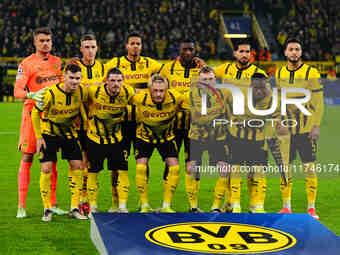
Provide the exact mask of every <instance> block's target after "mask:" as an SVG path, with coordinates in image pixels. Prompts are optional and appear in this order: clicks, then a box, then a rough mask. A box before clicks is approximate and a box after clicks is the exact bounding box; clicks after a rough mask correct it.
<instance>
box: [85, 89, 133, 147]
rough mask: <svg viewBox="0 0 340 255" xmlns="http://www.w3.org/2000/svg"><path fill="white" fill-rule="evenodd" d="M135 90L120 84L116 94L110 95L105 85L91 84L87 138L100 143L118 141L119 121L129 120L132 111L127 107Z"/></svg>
mask: <svg viewBox="0 0 340 255" xmlns="http://www.w3.org/2000/svg"><path fill="white" fill-rule="evenodd" d="M134 94H135V91H134V89H133V88H132V87H130V86H128V85H126V86H122V88H121V90H120V92H119V94H118V95H117V96H111V95H110V94H109V92H108V90H107V85H104V86H98V85H93V86H91V87H89V88H88V98H89V100H88V104H87V108H88V112H89V113H88V119H89V120H88V129H87V136H88V138H89V139H91V140H92V141H94V142H96V143H100V144H110V143H117V142H120V141H121V140H122V139H123V137H122V132H121V122H122V121H125V120H131V119H132V118H134V117H133V116H131V114H132V115H133V114H134V112H132V111H131V110H129V109H128V107H127V106H128V105H129V103H130V101H131V98H132V97H133V96H134Z"/></svg>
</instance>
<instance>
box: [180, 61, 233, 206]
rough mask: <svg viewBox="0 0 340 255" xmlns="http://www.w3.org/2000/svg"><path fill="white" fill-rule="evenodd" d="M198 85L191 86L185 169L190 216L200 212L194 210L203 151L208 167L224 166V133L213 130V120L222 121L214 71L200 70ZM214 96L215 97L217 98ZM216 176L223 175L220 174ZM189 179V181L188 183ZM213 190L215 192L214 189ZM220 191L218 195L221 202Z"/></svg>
mask: <svg viewBox="0 0 340 255" xmlns="http://www.w3.org/2000/svg"><path fill="white" fill-rule="evenodd" d="M198 74H199V79H198V82H193V83H192V84H191V89H190V92H187V93H189V94H190V100H187V101H190V106H191V107H190V113H191V123H190V131H189V137H190V153H189V158H190V161H189V166H187V169H186V190H187V194H188V197H189V204H190V212H200V210H199V209H198V190H199V184H200V182H199V179H200V172H199V171H197V170H198V169H200V168H199V167H200V166H201V163H202V154H203V152H204V151H207V152H208V154H209V166H213V167H216V168H217V169H221V170H223V168H225V167H226V166H227V164H226V161H227V159H226V158H227V155H226V151H225V140H226V132H225V127H224V126H217V127H213V125H212V123H213V120H214V119H226V118H225V116H226V114H225V109H224V103H223V99H224V96H223V94H222V92H221V90H216V89H215V85H216V76H215V72H214V70H213V69H212V68H211V67H209V66H204V67H202V68H200V70H199V72H198ZM217 94H218V96H217ZM203 95H206V101H207V106H206V111H207V112H206V114H205V115H202V99H203V98H202V97H203ZM219 174H221V175H222V174H223V173H222V171H220V173H219ZM223 177H224V178H225V176H223ZM189 178H190V179H189ZM188 179H189V180H193V181H191V182H190V181H188ZM217 188H219V187H218V186H217ZM221 188H222V189H223V190H222V191H219V193H221V194H222V195H221V196H222V197H221V199H222V198H223V196H224V190H225V189H224V188H225V187H224V186H222V187H221Z"/></svg>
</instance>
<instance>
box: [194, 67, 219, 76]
mask: <svg viewBox="0 0 340 255" xmlns="http://www.w3.org/2000/svg"><path fill="white" fill-rule="evenodd" d="M201 73H213V74H215V71H214V69H213V68H211V67H210V66H207V65H205V66H202V67H201V68H200V70H199V71H198V75H200V74H201ZM215 76H216V74H215Z"/></svg>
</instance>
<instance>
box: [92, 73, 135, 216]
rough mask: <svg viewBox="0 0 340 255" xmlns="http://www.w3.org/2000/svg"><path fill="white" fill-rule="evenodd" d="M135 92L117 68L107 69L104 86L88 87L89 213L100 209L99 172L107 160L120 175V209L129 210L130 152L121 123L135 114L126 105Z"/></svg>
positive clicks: (117, 181)
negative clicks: (98, 199)
mask: <svg viewBox="0 0 340 255" xmlns="http://www.w3.org/2000/svg"><path fill="white" fill-rule="evenodd" d="M134 94H135V91H134V89H133V88H132V87H130V86H128V85H126V86H125V85H124V86H123V73H122V72H121V71H120V70H119V69H118V68H113V69H110V70H109V71H108V73H107V76H106V83H105V85H104V86H98V85H92V86H91V87H90V88H89V89H88V105H87V108H88V112H89V114H88V117H89V120H88V130H87V137H88V139H87V146H88V151H87V156H88V162H89V168H88V180H87V194H88V197H89V202H90V212H91V213H90V215H91V214H92V213H93V212H96V211H97V196H98V181H97V180H98V173H99V172H100V171H101V170H102V169H103V163H104V160H105V159H107V163H108V166H107V167H108V169H109V170H110V171H113V170H114V171H116V172H115V174H114V176H117V179H116V181H115V183H114V185H115V186H116V188H117V192H118V203H119V208H118V212H123V213H127V212H128V210H127V208H126V203H127V199H128V193H129V187H130V182H129V176H128V156H129V153H128V151H127V150H126V149H124V146H123V144H122V140H123V136H122V129H121V124H122V122H123V121H125V120H131V115H134V114H132V110H131V108H132V107H129V108H130V110H128V108H127V106H128V104H129V102H130V101H131V98H132V97H133V96H134ZM129 116H130V117H129ZM116 169H117V170H116Z"/></svg>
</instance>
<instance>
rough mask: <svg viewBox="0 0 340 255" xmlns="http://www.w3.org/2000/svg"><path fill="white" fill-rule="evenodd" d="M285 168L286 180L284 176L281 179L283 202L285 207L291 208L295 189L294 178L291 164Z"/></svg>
mask: <svg viewBox="0 0 340 255" xmlns="http://www.w3.org/2000/svg"><path fill="white" fill-rule="evenodd" d="M287 169H288V171H287ZM284 170H285V172H284V173H285V177H286V180H284V179H283V178H282V176H281V179H280V189H281V196H282V202H283V207H286V208H288V209H291V197H292V189H293V178H292V171H291V166H290V165H286V166H285V169H284Z"/></svg>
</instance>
